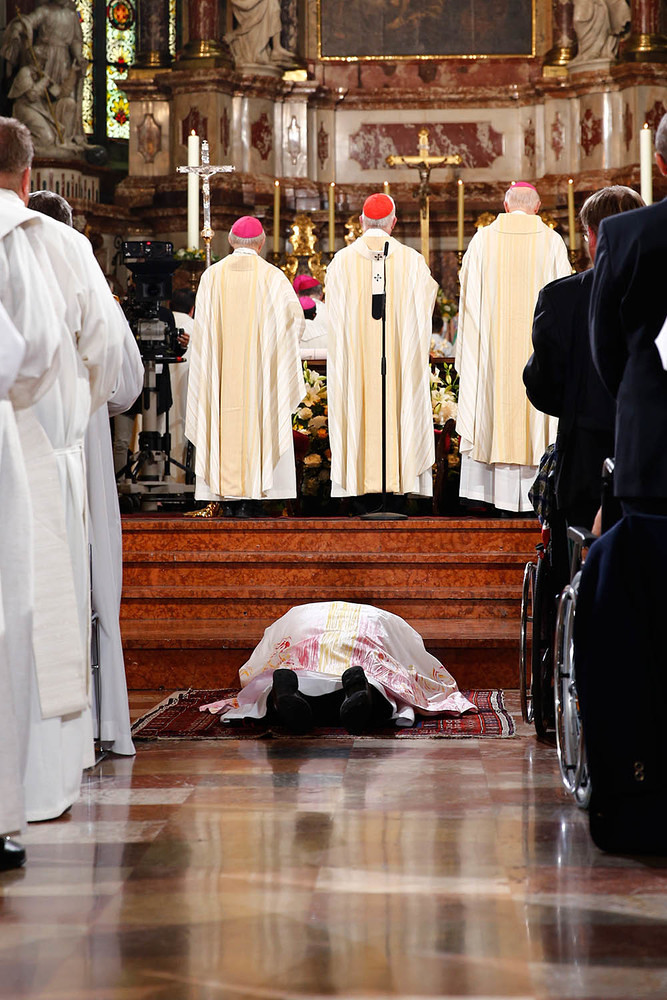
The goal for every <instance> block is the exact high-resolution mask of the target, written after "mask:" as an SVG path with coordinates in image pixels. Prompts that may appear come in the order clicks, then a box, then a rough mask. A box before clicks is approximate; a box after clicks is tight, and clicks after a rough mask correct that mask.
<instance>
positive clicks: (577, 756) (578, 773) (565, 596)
mask: <svg viewBox="0 0 667 1000" xmlns="http://www.w3.org/2000/svg"><path fill="white" fill-rule="evenodd" d="M580 575H581V574H580V573H577V574H576V576H575V577H574V579H573V581H572V583H571V584H568V585H567V586H566V587H565V589H564V590H563V593H562V595H561V599H560V604H559V606H558V619H557V622H556V649H555V657H554V703H555V725H556V750H557V753H558V764H559V766H560V774H561V778H562V781H563V785H564V786H565V788H566V789H567V791H568V792H569V793H570V795H572V796H573V798H574V799H575V801H576V803H577V805H578V806H580V807H581V808H582V809H585V808H587V806H588V803H589V801H590V795H591V785H590V778H589V774H588V765H587V762H586V748H585V745H584V733H583V727H582V724H581V715H580V713H579V698H578V696H577V685H576V676H575V664H574V639H573V629H574V615H575V610H576V604H577V593H578V590H579V578H580Z"/></svg>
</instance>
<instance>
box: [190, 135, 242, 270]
mask: <svg viewBox="0 0 667 1000" xmlns="http://www.w3.org/2000/svg"><path fill="white" fill-rule="evenodd" d="M176 169H177V170H178V172H179V174H196V175H197V177H201V178H202V194H203V202H204V228H203V229H202V231H201V234H202V237H203V239H204V246H205V248H206V266H207V267H210V266H211V240H212V239H213V230H212V229H211V185H210V181H211V177H213V176H214V174H231V173H232V171H233V170H234V167H231V166H227V165H225V166H220V167H216V166H212V165H211V164H210V163H209V151H208V142H207V140H206V139H204V141H203V142H202V144H201V166H200V167H177V168H176Z"/></svg>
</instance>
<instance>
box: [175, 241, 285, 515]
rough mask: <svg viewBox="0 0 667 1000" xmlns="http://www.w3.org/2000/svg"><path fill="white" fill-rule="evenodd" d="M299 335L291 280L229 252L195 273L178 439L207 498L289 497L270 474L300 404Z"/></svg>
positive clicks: (257, 260) (251, 256)
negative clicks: (191, 454)
mask: <svg viewBox="0 0 667 1000" xmlns="http://www.w3.org/2000/svg"><path fill="white" fill-rule="evenodd" d="M303 327H304V318H303V310H302V308H301V305H300V303H299V300H298V298H297V296H296V294H295V292H294V290H293V289H292V286H291V284H290V282H289V281H288V279H287V278H286V277H285V275H284V274H283V273H282V271H280V270H279V269H278V268H276V267H274V266H273V265H272V264H269V263H267V262H266V261H265V260H263V259H262V258H261V257H260V256H258V254H256V253H254V251H247V250H246V251H239V250H237V251H235V252H234V253H233V254H231V255H230V256H228V257H226V258H225V259H224V260H222V261H219V262H218V263H217V264H213V266H212V267H210V268H209V269H208V270H207V271H205V272H204V274H203V275H202V279H201V282H200V285H199V291H198V293H197V301H196V309H195V321H194V330H193V334H192V339H191V342H190V352H191V357H190V375H189V383H188V400H187V415H186V427H185V434H186V437H187V438H188V440H189V441H192V443H193V444H194V446H195V448H196V460H195V470H196V473H197V475H198V476H201V477H202V479H203V480H204V481H205V482H206V484H207V485H208V487H209V488H210V490H212V491H213V492H214V493H216V494H219V495H220V496H223V497H249V498H252V499H262V498H265V497H267V496H271V497H287V496H294V495H295V493H294V489H291V488H287V490H286V491H285V490H281V489H280V487H279V484H277V483H275V482H274V471H275V469H276V466H277V465H278V462H279V460H280V459H281V457H282V456H284V455H285V454H286V453H287V452H290V453H292V454H293V443H292V420H291V417H292V413H293V412H294V410H296V408H297V407H298V405H299V403H300V402H301V400H302V399H303V397H304V396H305V385H304V381H303V372H302V368H301V359H300V354H299V338H300V336H301V334H302V332H303ZM292 478H293V477H292Z"/></svg>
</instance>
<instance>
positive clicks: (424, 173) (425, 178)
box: [387, 128, 462, 264]
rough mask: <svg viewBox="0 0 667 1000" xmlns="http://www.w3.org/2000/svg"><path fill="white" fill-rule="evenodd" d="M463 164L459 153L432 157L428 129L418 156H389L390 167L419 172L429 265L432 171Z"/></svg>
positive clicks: (424, 248) (424, 251) (422, 134)
mask: <svg viewBox="0 0 667 1000" xmlns="http://www.w3.org/2000/svg"><path fill="white" fill-rule="evenodd" d="M461 162H462V159H461V157H460V156H459V154H458V153H453V154H452V155H451V156H431V155H430V152H429V142H428V129H427V128H423V129H420V131H419V147H418V151H417V155H416V156H388V157H387V164H388V165H389V166H390V167H410V168H411V169H412V170H417V171H419V228H420V232H421V244H422V254H423V256H424V260H425V261H426V263H427V264H429V263H430V259H429V258H430V242H429V230H430V222H431V220H430V208H429V199H430V195H431V187H430V183H429V182H430V179H431V171H432V170H434V169H435V168H436V167H445V166H455V165H456V164H459V163H461Z"/></svg>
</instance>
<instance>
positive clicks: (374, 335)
mask: <svg viewBox="0 0 667 1000" xmlns="http://www.w3.org/2000/svg"><path fill="white" fill-rule="evenodd" d="M386 243H388V244H389V250H388V255H387V258H386V290H387V293H386V294H387V299H386V357H387V383H386V385H387V407H386V414H387V492H388V493H399V494H403V493H418V494H422V495H423V496H431V495H432V493H433V482H432V471H431V469H432V466H433V462H434V461H435V450H434V437H433V414H432V409H431V396H430V386H429V347H430V343H431V316H432V313H433V306H434V303H435V296H436V292H437V289H438V286H437V284H436V282H435V281H434V279H433V278H432V277H431V273H430V271H429V269H428V267H427V265H426V262H425V260H424V258H423V257H422V255H421V254H420V253H418V252H417V251H416V250H413V249H412V248H411V247H406V246H404V245H403V244H401V243H399V242H398V240H395V239H394V238H393V237H392V236H388V235H387V234H386V233H384V232H383V231H382V230H378V229H371V230H367V232H366V233H365V234H364V235H363V236H362V237H360V238H359V239H358V240H356V241H355V242H354V243H353V244H352V245H351V246H349V247H345V248H344V249H343V250H339V251H338V253H337V254H336V255H335V257H334V259H333V260H332V262H331V264H330V265H329V268H328V270H327V283H326V291H327V308H328V311H329V325H330V333H329V347H328V356H327V395H328V406H329V439H330V441H331V492H332V496H360V495H362V494H364V493H380V492H381V491H382V379H381V357H382V322H381V320H376V319H373V318H372V315H371V300H372V288H371V285H372V276H373V255H374V253H378V252H382V251H383V249H384V246H385V244H386Z"/></svg>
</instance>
